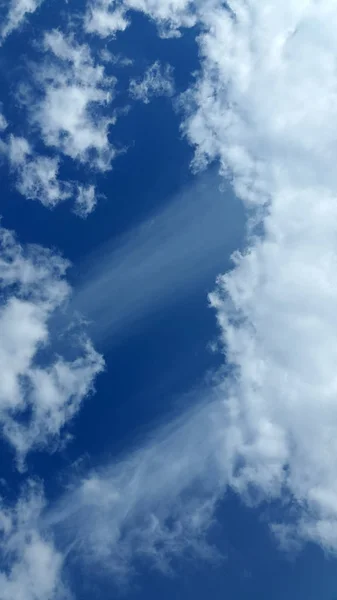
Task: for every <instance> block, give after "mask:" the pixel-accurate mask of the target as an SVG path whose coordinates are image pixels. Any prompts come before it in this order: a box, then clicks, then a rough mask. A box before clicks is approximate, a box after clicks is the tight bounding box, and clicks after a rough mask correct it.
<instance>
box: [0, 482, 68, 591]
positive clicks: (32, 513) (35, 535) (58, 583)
mask: <svg viewBox="0 0 337 600" xmlns="http://www.w3.org/2000/svg"><path fill="white" fill-rule="evenodd" d="M44 506H45V500H44V497H43V492H42V490H41V487H40V486H39V485H37V484H34V483H33V482H28V484H27V485H26V487H25V489H24V492H23V493H22V495H21V497H20V498H19V499H18V501H17V503H16V504H15V505H14V506H10V505H9V506H8V505H7V506H6V505H5V504H4V503H3V501H1V504H0V540H1V546H0V557H1V563H2V567H1V569H0V599H1V600H13V598H15V599H16V600H46V598H48V599H50V600H67V599H70V594H69V593H68V591H67V588H66V586H65V585H63V583H62V566H63V557H62V555H61V554H60V553H59V552H58V551H57V550H56V548H55V546H54V544H53V540H52V539H51V538H50V536H48V535H46V533H44V532H42V531H41V530H40V517H41V513H42V510H43V508H44Z"/></svg>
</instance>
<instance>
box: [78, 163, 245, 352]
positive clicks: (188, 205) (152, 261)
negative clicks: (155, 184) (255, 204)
mask: <svg viewBox="0 0 337 600" xmlns="http://www.w3.org/2000/svg"><path fill="white" fill-rule="evenodd" d="M218 184H219V178H218V177H217V175H216V174H215V173H214V172H212V171H210V172H209V173H207V174H205V175H203V176H202V177H200V178H196V180H195V182H194V183H193V184H192V185H190V186H188V187H186V188H185V189H183V190H182V191H181V192H180V193H179V194H177V195H176V196H175V197H173V198H172V199H171V200H170V202H168V203H167V205H166V206H165V207H164V208H163V209H162V210H161V211H159V212H158V213H154V214H152V215H150V216H149V217H148V219H147V220H146V221H144V222H143V223H141V224H140V225H139V226H138V227H136V228H135V229H133V230H132V231H130V232H128V233H127V234H125V235H124V236H122V237H121V238H120V239H118V240H114V241H112V242H111V243H110V244H104V245H102V246H101V247H99V248H98V249H97V250H96V251H95V252H94V253H93V254H92V255H91V256H89V257H88V258H87V259H86V260H84V261H83V263H82V265H81V266H80V268H79V271H80V279H79V281H78V284H77V285H75V290H74V296H73V306H74V308H75V309H76V310H77V311H79V312H81V313H82V314H83V315H84V316H85V317H86V318H89V319H90V320H91V321H92V325H91V327H92V334H93V335H94V336H97V339H100V340H102V339H105V338H107V339H109V343H112V342H113V341H115V342H116V341H117V340H118V339H119V336H120V335H128V334H129V332H130V328H132V327H133V325H134V324H135V323H138V324H139V323H141V322H142V321H143V320H145V319H146V317H148V316H149V314H151V313H152V314H154V313H156V312H157V311H159V310H162V309H163V307H164V306H165V305H167V304H172V303H174V302H177V300H178V299H179V298H181V297H184V295H186V294H188V293H190V291H191V290H192V289H198V288H199V289H200V290H202V292H201V293H204V292H205V289H206V290H207V286H213V281H215V277H216V275H217V273H218V272H220V269H221V268H222V267H223V264H224V257H225V256H226V255H227V256H228V253H229V252H231V250H232V248H236V247H237V245H238V244H239V243H240V242H241V239H242V235H243V232H244V215H243V210H242V209H241V206H240V205H239V206H238V204H237V202H236V200H235V198H234V197H233V195H230V193H228V192H227V193H226V194H225V193H221V192H220V191H219V188H218ZM210 198H212V201H211V202H210ZM210 289H211V288H210ZM117 290H118V291H117ZM205 303H206V298H205Z"/></svg>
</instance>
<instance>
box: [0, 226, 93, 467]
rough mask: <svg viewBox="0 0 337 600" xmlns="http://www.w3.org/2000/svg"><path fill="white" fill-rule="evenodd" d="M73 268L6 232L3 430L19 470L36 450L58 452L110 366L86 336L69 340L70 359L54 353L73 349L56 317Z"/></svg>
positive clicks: (0, 386) (0, 320) (1, 233)
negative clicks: (60, 333) (57, 327)
mask: <svg viewBox="0 0 337 600" xmlns="http://www.w3.org/2000/svg"><path fill="white" fill-rule="evenodd" d="M66 268H67V263H66V261H64V260H63V259H62V258H61V257H60V256H58V255H56V254H53V253H52V252H51V251H49V250H46V249H43V248H41V247H38V246H30V247H27V248H22V247H21V246H20V245H19V244H18V243H17V242H16V240H15V238H14V237H13V235H12V233H10V232H9V231H7V230H5V229H1V230H0V289H1V306H0V332H1V336H0V368H1V373H2V376H1V382H0V427H1V430H2V433H3V435H4V437H5V439H6V440H7V441H8V442H9V443H10V444H11V445H12V446H13V447H14V448H15V450H16V453H17V460H18V465H19V467H22V466H23V464H24V459H25V456H26V454H27V452H28V451H29V450H30V449H31V448H34V447H37V448H40V447H46V446H47V447H48V445H49V444H51V449H52V448H53V444H55V443H57V440H58V437H59V434H60V432H61V430H62V429H63V427H64V425H65V424H66V423H67V422H68V421H69V420H70V419H71V418H72V417H73V415H74V414H75V413H76V412H77V410H78V409H79V407H80V404H81V402H82V400H83V398H84V397H85V396H87V394H88V393H89V392H90V391H91V389H92V386H93V380H94V378H95V375H96V374H97V373H98V372H99V371H101V370H102V367H103V362H102V358H101V357H100V356H99V355H98V354H97V353H96V352H95V350H94V349H93V347H92V345H91V343H90V341H89V340H88V339H87V338H85V337H83V336H80V337H79V336H77V337H75V336H71V335H70V334H68V335H67V336H66V337H67V346H68V348H71V352H68V354H69V357H68V358H65V357H62V356H61V355H60V354H59V353H58V354H56V352H55V348H56V347H55V348H54V347H53V342H54V343H56V342H57V343H58V344H59V348H60V349H62V347H63V348H64V347H65V344H64V341H65V340H63V343H62V339H60V338H59V339H58V338H57V337H56V331H55V325H54V326H53V325H52V324H51V317H52V316H53V315H54V316H55V317H57V314H58V313H57V310H58V309H60V308H61V307H62V306H63V305H64V303H65V301H66V300H67V298H68V296H69V293H70V289H69V286H68V285H67V283H66V281H65V279H64V275H65V271H66ZM55 311H56V312H55ZM70 354H71V355H70Z"/></svg>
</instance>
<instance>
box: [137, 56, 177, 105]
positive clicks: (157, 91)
mask: <svg viewBox="0 0 337 600" xmlns="http://www.w3.org/2000/svg"><path fill="white" fill-rule="evenodd" d="M129 93H130V96H131V97H132V98H133V99H134V100H141V101H142V102H145V104H149V102H150V99H151V98H152V96H172V95H173V93H174V81H173V69H172V67H171V66H170V65H165V66H162V65H161V64H160V62H159V61H156V62H155V63H153V65H151V66H150V67H149V68H148V69H147V71H146V72H145V74H144V76H143V77H142V78H137V79H131V81H130V85H129Z"/></svg>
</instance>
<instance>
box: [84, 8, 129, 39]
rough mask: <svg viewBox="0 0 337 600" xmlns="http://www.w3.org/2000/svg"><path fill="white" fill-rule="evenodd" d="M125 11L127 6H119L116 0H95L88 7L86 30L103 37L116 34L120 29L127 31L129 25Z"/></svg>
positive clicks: (85, 22)
mask: <svg viewBox="0 0 337 600" xmlns="http://www.w3.org/2000/svg"><path fill="white" fill-rule="evenodd" d="M125 12H126V11H125V8H124V7H123V6H122V5H119V6H117V3H116V2H115V0H99V1H97V0H96V1H95V0H94V1H93V2H91V3H90V4H89V5H88V8H87V12H86V15H85V21H84V27H85V30H86V31H87V33H95V34H97V35H99V36H100V37H102V38H106V37H111V36H115V35H116V33H117V32H118V31H125V29H126V28H127V27H128V25H129V21H128V19H127V18H126V15H125Z"/></svg>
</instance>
